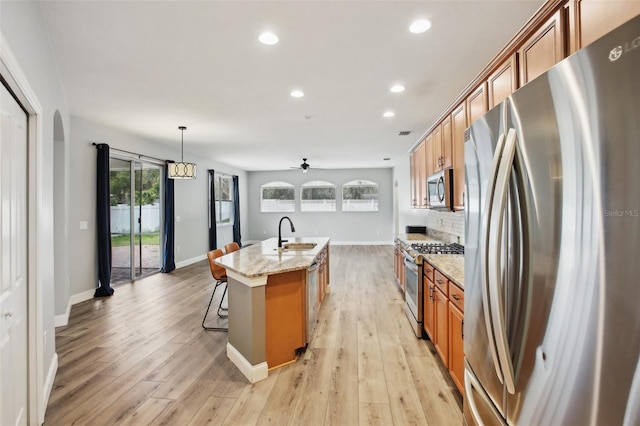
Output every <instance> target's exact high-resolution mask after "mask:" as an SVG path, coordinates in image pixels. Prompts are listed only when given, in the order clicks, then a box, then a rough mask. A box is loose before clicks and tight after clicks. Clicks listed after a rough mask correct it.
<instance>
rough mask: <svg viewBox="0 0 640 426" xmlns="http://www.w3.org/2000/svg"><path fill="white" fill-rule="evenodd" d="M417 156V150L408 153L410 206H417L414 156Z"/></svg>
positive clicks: (416, 174) (416, 179)
mask: <svg viewBox="0 0 640 426" xmlns="http://www.w3.org/2000/svg"><path fill="white" fill-rule="evenodd" d="M417 157H418V153H417V150H414V151H412V152H411V154H410V155H409V181H410V182H411V207H412V208H416V207H418V188H417V186H416V185H417V183H418V177H417V176H418V171H417V170H416V167H417V166H416V158H417Z"/></svg>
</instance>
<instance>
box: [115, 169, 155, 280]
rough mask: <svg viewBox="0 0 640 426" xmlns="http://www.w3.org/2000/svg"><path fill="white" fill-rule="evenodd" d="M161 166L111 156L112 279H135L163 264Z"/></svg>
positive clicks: (150, 272) (153, 271)
mask: <svg viewBox="0 0 640 426" xmlns="http://www.w3.org/2000/svg"><path fill="white" fill-rule="evenodd" d="M162 170H163V168H162V166H161V165H159V164H154V163H150V162H145V161H140V160H130V159H125V158H120V157H111V162H110V187H111V254H112V262H111V281H112V283H113V284H120V283H123V282H129V281H133V280H135V279H136V278H140V277H143V276H146V275H149V274H152V273H155V272H158V271H159V270H160V268H161V265H162V257H161V254H162V247H161V241H162V238H160V233H161V230H162V211H163V209H162V201H161V196H160V194H162V188H161V185H162Z"/></svg>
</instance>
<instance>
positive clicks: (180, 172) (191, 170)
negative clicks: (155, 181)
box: [169, 126, 196, 179]
mask: <svg viewBox="0 0 640 426" xmlns="http://www.w3.org/2000/svg"><path fill="white" fill-rule="evenodd" d="M178 129H180V131H181V132H182V146H181V152H182V161H181V162H179V163H169V179H195V178H196V165H195V163H185V162H184V131H185V130H187V128H186V127H185V126H179V127H178Z"/></svg>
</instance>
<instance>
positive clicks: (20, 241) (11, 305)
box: [0, 83, 27, 425]
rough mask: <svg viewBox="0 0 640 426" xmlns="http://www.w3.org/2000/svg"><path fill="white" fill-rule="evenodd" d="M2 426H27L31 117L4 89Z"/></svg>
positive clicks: (0, 107) (0, 92)
mask: <svg viewBox="0 0 640 426" xmlns="http://www.w3.org/2000/svg"><path fill="white" fill-rule="evenodd" d="M0 280H1V281H0V390H1V392H0V424H2V425H26V424H27V115H26V113H25V112H24V111H23V110H22V109H21V108H20V106H19V105H18V103H17V102H16V100H15V99H14V98H13V96H12V95H11V94H10V93H9V92H8V91H7V89H6V88H5V87H4V86H3V85H2V84H1V83H0Z"/></svg>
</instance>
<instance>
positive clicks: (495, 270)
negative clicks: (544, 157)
mask: <svg viewBox="0 0 640 426" xmlns="http://www.w3.org/2000/svg"><path fill="white" fill-rule="evenodd" d="M516 140H517V139H516V131H515V129H513V128H511V129H509V131H508V132H507V137H506V141H505V145H504V149H503V152H502V160H501V162H500V168H499V169H498V174H497V177H496V185H495V190H494V195H493V199H492V205H491V219H490V220H491V223H490V229H491V230H492V231H493V232H491V233H490V234H489V235H488V240H489V241H488V246H489V247H491V248H492V249H491V250H489V254H488V265H487V272H488V274H489V282H490V283H491V284H493V285H489V298H490V300H491V301H492V302H493V303H492V305H491V308H492V309H491V314H492V323H493V326H494V330H495V333H494V338H495V342H496V346H497V349H498V357H499V359H500V365H501V366H502V375H503V377H504V384H505V386H506V387H507V391H508V392H509V393H511V394H513V393H515V374H514V368H513V362H512V361H511V354H510V351H509V343H508V340H507V327H506V320H505V301H504V298H503V297H502V294H501V291H500V289H501V288H502V286H501V285H499V284H501V279H502V269H501V264H500V253H502V233H503V225H504V221H503V218H504V212H505V210H506V208H507V206H506V205H507V192H508V189H509V178H510V175H511V170H512V169H513V160H514V157H515V152H516Z"/></svg>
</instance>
